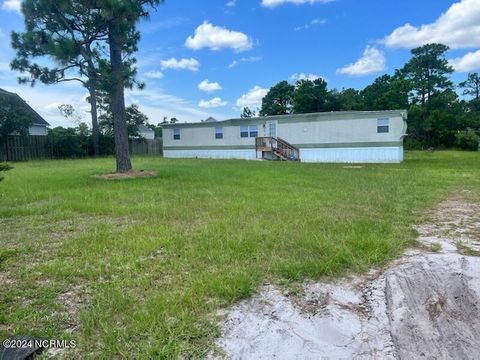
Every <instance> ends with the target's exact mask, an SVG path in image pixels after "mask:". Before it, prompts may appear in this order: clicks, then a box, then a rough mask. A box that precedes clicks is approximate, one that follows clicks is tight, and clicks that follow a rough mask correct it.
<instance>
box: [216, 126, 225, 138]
mask: <svg viewBox="0 0 480 360" xmlns="http://www.w3.org/2000/svg"><path fill="white" fill-rule="evenodd" d="M215 139H223V128H215Z"/></svg>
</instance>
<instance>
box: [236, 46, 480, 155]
mask: <svg viewBox="0 0 480 360" xmlns="http://www.w3.org/2000/svg"><path fill="white" fill-rule="evenodd" d="M448 50H449V48H448V46H445V45H442V44H427V45H424V46H421V47H418V48H415V49H413V50H412V51H411V55H412V56H411V59H410V60H409V61H408V62H407V63H406V64H405V65H404V66H403V67H402V68H401V69H397V70H395V72H394V74H393V75H388V74H385V75H382V76H380V77H378V78H377V79H375V81H373V83H372V84H370V85H368V86H367V87H365V88H364V89H363V90H356V89H353V88H348V89H343V90H341V91H338V90H336V89H328V84H327V82H326V80H324V79H322V78H318V79H315V80H306V79H302V80H299V81H297V82H296V83H295V84H294V85H292V84H290V83H289V82H288V81H281V82H279V83H278V84H276V85H275V86H273V87H271V88H270V90H269V91H268V93H267V94H266V95H265V97H264V98H263V99H262V106H261V109H259V110H257V111H255V110H252V109H249V108H244V109H243V112H242V114H241V116H242V117H253V116H256V115H259V116H268V115H285V114H302V113H312V112H324V111H350V110H362V111H375V110H403V109H406V110H408V112H409V115H408V120H407V121H408V134H409V136H408V137H407V139H406V146H407V147H409V148H416V149H422V148H429V147H436V148H449V147H460V148H463V149H468V150H478V147H479V141H480V137H479V135H480V76H479V74H478V73H470V74H468V76H467V78H466V79H465V81H462V82H461V83H459V84H457V86H455V84H454V83H453V82H452V81H451V80H450V76H451V74H452V73H453V71H454V70H453V68H452V67H451V66H450V65H449V64H448V61H447V59H446V57H445V55H446V53H447V51H448ZM457 88H458V89H460V95H461V96H459V94H458V93H457V91H456V89H457Z"/></svg>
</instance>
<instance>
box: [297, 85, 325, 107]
mask: <svg viewBox="0 0 480 360" xmlns="http://www.w3.org/2000/svg"><path fill="white" fill-rule="evenodd" d="M327 93H328V90H327V82H326V81H325V80H323V79H320V78H319V79H315V80H313V81H312V80H299V81H297V83H296V85H295V91H294V95H293V111H294V112H295V113H313V112H320V111H325V104H326V102H327Z"/></svg>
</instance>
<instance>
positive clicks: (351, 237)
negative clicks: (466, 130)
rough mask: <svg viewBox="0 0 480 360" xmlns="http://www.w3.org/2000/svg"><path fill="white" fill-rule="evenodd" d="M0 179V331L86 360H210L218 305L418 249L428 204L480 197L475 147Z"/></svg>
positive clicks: (65, 164)
mask: <svg viewBox="0 0 480 360" xmlns="http://www.w3.org/2000/svg"><path fill="white" fill-rule="evenodd" d="M14 167H15V169H14V170H11V171H9V172H7V173H5V180H4V181H3V182H2V183H0V226H1V228H0V229H1V230H0V338H3V337H6V336H9V335H12V334H31V335H37V336H41V337H44V338H65V339H75V340H77V342H78V348H77V349H76V351H77V352H78V353H79V354H80V356H81V357H90V358H112V357H136V358H148V357H164V358H175V357H179V356H180V355H184V356H186V357H202V356H203V355H205V353H206V352H207V351H208V350H209V349H211V346H212V343H213V340H214V338H215V337H216V336H218V328H217V326H216V320H217V318H216V312H217V311H218V310H219V309H221V308H223V307H226V306H228V305H229V304H232V302H234V301H236V300H238V299H240V298H243V297H247V296H249V295H251V294H252V293H253V292H255V290H256V289H257V288H258V287H259V285H261V284H262V282H264V281H270V282H277V283H283V284H295V283H297V282H298V281H301V280H305V279H318V278H320V277H323V276H340V275H342V274H345V273H346V272H348V271H358V272H360V271H365V270H367V269H369V268H370V267H372V266H376V265H380V264H382V263H385V262H386V261H388V260H389V259H392V258H394V257H396V256H399V255H400V254H401V253H402V250H404V249H405V248H406V247H407V246H409V245H412V244H413V242H414V239H415V233H414V231H413V230H412V229H411V225H412V224H413V223H416V222H419V221H421V220H422V211H423V210H424V209H426V208H427V207H430V206H432V205H434V204H435V203H436V202H438V201H439V200H440V199H442V198H444V197H446V196H448V195H449V194H452V193H454V192H456V191H460V190H462V189H469V190H471V192H470V195H469V196H473V197H480V153H462V152H436V153H420V152H412V153H408V154H407V156H406V161H405V162H404V163H403V164H396V165H367V166H365V167H362V168H352V167H345V166H343V165H320V164H298V163H281V162H256V161H251V162H246V161H233V160H232V161H227V160H223V161H222V160H217V161H215V160H195V159H191V160H174V159H161V158H135V159H134V167H135V168H137V169H149V170H155V171H157V172H158V176H157V177H155V178H151V179H134V180H122V181H106V180H101V179H97V178H94V177H92V175H95V174H101V173H106V172H109V171H111V170H112V169H113V168H114V160H113V159H111V158H109V159H97V160H91V159H88V160H71V161H70V160H65V161H62V160H58V161H44V162H28V163H17V164H14Z"/></svg>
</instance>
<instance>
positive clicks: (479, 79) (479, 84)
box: [459, 73, 480, 101]
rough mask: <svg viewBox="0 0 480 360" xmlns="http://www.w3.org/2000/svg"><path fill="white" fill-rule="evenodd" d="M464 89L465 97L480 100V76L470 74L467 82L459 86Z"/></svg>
mask: <svg viewBox="0 0 480 360" xmlns="http://www.w3.org/2000/svg"><path fill="white" fill-rule="evenodd" d="M459 86H460V87H461V88H463V89H464V90H463V95H470V96H472V97H473V98H474V100H477V101H478V100H480V76H479V75H478V73H470V74H468V78H467V80H465V81H463V82H461V83H460V84H459Z"/></svg>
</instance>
